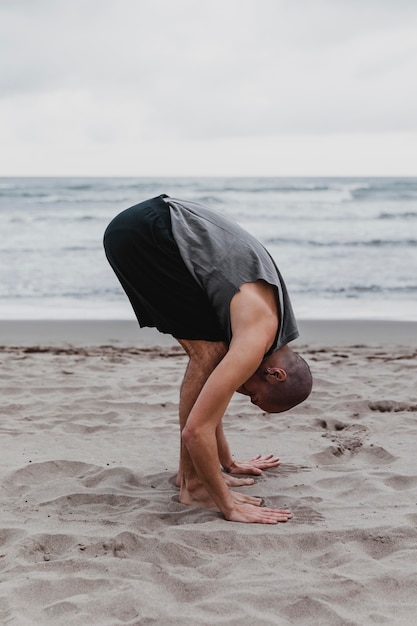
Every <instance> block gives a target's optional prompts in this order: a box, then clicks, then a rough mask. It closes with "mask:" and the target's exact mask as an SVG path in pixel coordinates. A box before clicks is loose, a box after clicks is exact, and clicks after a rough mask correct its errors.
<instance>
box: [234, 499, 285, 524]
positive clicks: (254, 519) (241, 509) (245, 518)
mask: <svg viewBox="0 0 417 626" xmlns="http://www.w3.org/2000/svg"><path fill="white" fill-rule="evenodd" d="M291 517H292V514H291V512H290V511H288V510H287V509H268V508H266V507H262V506H253V505H252V504H238V503H236V502H235V506H234V507H233V510H232V511H231V512H230V513H229V514H228V515H227V517H226V519H227V520H228V521H229V522H244V523H247V524H278V523H279V522H287V521H288V520H289V519H291Z"/></svg>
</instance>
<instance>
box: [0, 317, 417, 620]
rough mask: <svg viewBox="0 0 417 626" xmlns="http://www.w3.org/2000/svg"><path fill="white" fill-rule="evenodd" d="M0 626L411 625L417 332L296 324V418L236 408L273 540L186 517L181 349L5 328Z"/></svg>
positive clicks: (130, 325)
mask: <svg viewBox="0 0 417 626" xmlns="http://www.w3.org/2000/svg"><path fill="white" fill-rule="evenodd" d="M0 328H1V331H2V333H1V336H2V341H1V344H2V346H3V347H2V351H1V369H2V372H1V384H2V422H1V433H2V442H3V444H2V458H1V486H2V489H1V512H0V516H1V524H0V528H1V530H0V532H1V542H0V566H1V571H2V576H1V580H2V587H1V595H0V622H1V623H2V624H13V625H14V624H16V625H21V624H22V625H23V624H24V625H30V624H42V625H48V624H51V625H52V624H53V625H54V626H60V625H62V626H64V625H65V626H67V625H70V624H71V625H80V626H81V625H82V626H84V625H85V624H89V625H97V626H106V625H109V626H110V625H116V624H129V625H138V624H140V625H145V624H161V625H162V624H163V625H164V626H166V625H177V624H184V625H190V626H196V625H204V626H205V625H212V624H213V625H217V624H223V625H226V624H227V625H228V626H234V625H236V626H237V625H238V624H239V625H240V626H246V625H248V626H249V625H251V626H252V625H253V624H261V623H262V624H265V625H271V626H272V625H278V626H281V625H283V626H284V625H290V624H296V625H304V624H320V625H321V626H322V625H327V624H328V625H329V626H337V625H342V624H343V625H345V624H346V625H364V624H398V625H404V626H405V625H407V626H408V625H409V624H412V623H414V621H415V615H416V610H417V601H416V598H417V567H416V545H417V544H416V539H417V465H416V462H415V441H416V435H417V419H416V418H417V393H416V387H415V381H416V356H417V332H416V330H417V325H416V323H413V322H409V323H406V322H395V321H391V322H384V321H378V322H377V321H375V322H373V321H372V320H366V321H361V320H350V321H349V320H345V321H343V320H338V321H334V320H333V321H332V320H313V321H311V320H310V321H307V320H306V321H303V320H301V321H300V330H301V336H300V338H299V339H298V340H297V341H296V342H295V343H294V347H295V348H296V349H297V350H298V351H299V352H300V353H301V354H303V356H305V358H306V359H307V360H308V361H309V363H310V366H311V369H312V372H313V376H314V381H315V384H314V390H313V393H312V395H311V397H310V398H309V399H308V400H307V401H306V402H305V403H303V404H302V405H300V406H299V407H296V408H294V409H292V410H291V411H289V412H288V413H283V414H279V415H269V414H265V413H263V412H262V411H261V410H259V409H257V408H256V407H253V406H252V405H250V404H249V403H248V401H247V398H245V397H243V396H239V395H238V394H236V397H235V398H234V399H233V400H232V402H231V404H230V406H229V408H228V410H227V413H226V415H225V418H224V428H225V432H226V435H227V437H228V439H229V442H230V445H231V449H232V452H233V453H234V455H235V456H236V458H237V459H239V460H245V459H247V458H250V457H252V456H253V455H255V454H257V453H262V454H267V453H274V454H277V455H278V456H279V457H280V459H281V465H280V466H279V467H278V468H276V469H274V470H269V471H265V472H264V474H263V475H262V476H261V477H259V478H257V480H256V484H255V485H253V486H249V487H242V488H241V490H242V492H245V493H248V494H252V495H259V496H262V497H263V498H264V502H265V504H266V505H268V506H274V507H277V508H286V507H287V508H290V509H291V510H292V512H293V519H292V520H290V521H289V522H288V523H286V524H280V525H276V526H266V525H265V526H264V525H255V524H252V525H246V524H236V523H231V522H226V521H225V520H224V519H223V518H222V516H221V515H220V514H219V513H217V512H216V511H212V510H203V509H194V508H189V507H186V506H184V505H182V504H180V503H179V501H178V492H177V489H176V488H175V486H174V483H173V478H174V475H175V470H176V465H177V461H178V443H179V433H178V423H177V413H178V391H179V385H180V383H181V379H182V375H183V372H184V368H185V365H186V358H185V356H184V355H183V353H182V351H181V349H180V348H179V346H177V345H176V344H175V342H174V341H173V340H172V339H171V338H170V337H168V336H164V335H160V334H158V333H156V332H152V331H144V330H139V328H138V327H137V324H136V323H135V322H133V321H132V322H131V321H126V320H125V321H122V322H118V321H111V320H107V321H105V320H101V321H94V320H89V321H84V322H83V321H82V320H76V321H74V320H73V321H65V320H54V321H51V322H48V321H41V320H36V321H33V322H31V321H21V322H7V321H5V320H3V321H1V322H0Z"/></svg>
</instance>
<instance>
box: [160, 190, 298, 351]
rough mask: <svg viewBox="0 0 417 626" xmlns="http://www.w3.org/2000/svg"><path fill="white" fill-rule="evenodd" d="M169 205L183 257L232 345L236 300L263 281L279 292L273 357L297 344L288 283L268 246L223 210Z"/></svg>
mask: <svg viewBox="0 0 417 626" xmlns="http://www.w3.org/2000/svg"><path fill="white" fill-rule="evenodd" d="M164 200H165V201H166V202H167V204H168V205H169V208H170V214H171V223H172V233H173V236H174V239H175V241H176V243H177V246H178V248H179V251H180V254H181V257H182V259H183V261H184V263H185V265H186V267H187V269H188V270H189V271H190V273H191V274H192V276H193V277H194V278H195V280H196V281H197V283H198V284H199V285H200V286H201V287H202V289H203V290H204V291H205V293H206V294H207V296H208V298H209V301H210V303H211V305H212V306H213V309H214V311H215V313H216V316H217V318H218V320H219V323H220V325H221V327H222V328H223V330H224V332H225V336H226V337H227V341H228V343H230V341H231V339H232V329H231V323H230V303H231V300H232V298H233V296H234V295H235V294H236V293H237V292H238V291H239V289H240V287H241V286H242V285H243V284H245V283H252V282H255V281H257V280H264V281H266V282H267V283H269V284H270V285H274V286H275V287H276V289H277V301H278V310H279V328H278V333H277V336H276V338H275V341H274V343H273V345H272V346H271V349H270V350H269V351H268V354H270V353H271V352H272V351H274V350H276V349H278V348H281V347H282V346H284V345H286V344H287V343H289V342H290V341H293V340H294V339H296V338H297V337H298V334H299V333H298V329H297V324H296V321H295V317H294V313H293V310H292V306H291V302H290V299H289V296H288V292H287V289H286V287H285V283H284V281H283V279H282V276H281V274H280V272H279V270H278V268H277V266H276V265H275V262H274V261H273V259H272V257H271V256H270V254H269V252H267V250H266V249H265V248H264V247H263V245H262V244H261V243H260V242H259V241H258V240H257V239H255V237H253V236H252V235H250V234H249V233H248V232H247V231H245V230H244V229H243V228H241V227H240V226H239V225H238V224H237V223H236V222H234V221H231V220H230V219H229V218H225V217H224V216H223V215H222V214H220V213H218V212H217V211H213V210H211V209H207V208H206V207H204V206H202V205H201V204H197V203H195V202H189V201H184V200H177V199H174V198H169V197H166V198H164Z"/></svg>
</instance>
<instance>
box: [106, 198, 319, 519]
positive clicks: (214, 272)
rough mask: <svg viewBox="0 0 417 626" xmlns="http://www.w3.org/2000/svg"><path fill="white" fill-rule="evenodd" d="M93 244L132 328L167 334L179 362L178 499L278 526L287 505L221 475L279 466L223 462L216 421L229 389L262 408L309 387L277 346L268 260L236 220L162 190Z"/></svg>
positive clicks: (292, 400)
mask: <svg viewBox="0 0 417 626" xmlns="http://www.w3.org/2000/svg"><path fill="white" fill-rule="evenodd" d="M104 246H105V250H106V255H107V258H108V260H109V262H110V264H111V266H112V267H113V269H114V271H115V273H116V275H117V277H118V278H119V280H120V282H121V284H122V286H123V288H124V290H125V292H126V294H127V296H128V298H129V300H130V302H131V304H132V306H133V309H134V311H135V314H136V316H137V319H138V321H139V324H140V326H142V327H143V326H153V327H156V328H158V329H159V330H160V331H161V332H163V333H169V334H171V335H172V336H173V337H175V338H176V339H177V341H178V342H179V343H180V345H181V346H182V347H183V348H184V350H185V352H186V353H187V354H188V357H189V362H188V366H187V369H186V372H185V376H184V380H183V383H182V385H181V390H180V404H179V417H180V428H181V454H180V468H179V473H178V485H179V487H180V501H181V502H182V503H184V504H188V505H194V506H204V507H216V508H217V509H219V510H220V511H221V512H222V513H223V515H224V517H225V518H226V519H227V520H230V521H236V522H255V523H265V524H276V523H277V522H285V521H287V520H288V519H289V518H290V517H291V513H290V512H289V511H287V510H279V509H270V508H266V507H262V506H260V505H261V500H260V499H259V498H253V497H251V496H246V495H241V494H238V493H236V492H234V491H231V490H230V488H229V487H230V486H239V485H241V484H250V483H251V482H253V481H252V480H250V479H246V480H244V479H239V478H234V477H233V476H229V475H227V474H223V473H222V471H221V467H223V468H224V469H225V471H226V472H229V473H230V474H242V473H243V474H253V475H257V474H260V473H261V471H262V469H267V468H268V467H275V466H277V465H278V464H279V460H278V459H276V458H274V457H272V456H271V455H270V456H265V457H261V456H258V457H255V458H253V459H250V460H249V461H246V462H243V463H241V462H238V461H234V460H233V458H232V455H231V453H230V449H229V446H228V444H227V441H226V439H225V436H224V433H223V429H222V417H223V414H224V412H225V411H226V408H227V406H228V404H229V402H230V400H231V398H232V396H233V394H234V392H235V391H238V392H240V393H243V394H246V395H248V396H250V398H251V402H253V403H254V404H256V405H257V406H259V407H260V408H261V409H263V410H264V411H268V412H271V413H273V412H281V411H286V410H288V409H290V408H291V407H293V406H295V405H296V404H299V403H300V402H302V401H303V400H304V399H305V398H307V397H308V395H309V394H310V391H311V386H312V380H311V374H310V370H309V368H308V365H307V364H306V363H305V361H304V360H303V359H302V358H301V357H300V356H299V355H298V354H296V353H295V352H293V351H292V349H291V348H290V347H289V346H288V343H289V342H290V341H292V340H293V339H295V338H296V337H297V336H298V330H297V326H296V322H295V319H294V315H293V311H292V308H291V304H290V300H289V297H288V293H287V290H286V287H285V284H284V281H283V279H282V277H281V275H280V273H279V271H278V269H277V267H276V265H275V263H274V261H273V260H272V257H271V256H270V255H269V253H268V252H267V251H266V250H265V248H264V247H263V246H262V245H261V244H260V243H259V242H258V241H257V240H256V239H255V238H254V237H252V236H251V235H250V234H249V233H247V232H246V231H244V230H243V229H242V228H241V227H240V226H239V225H238V224H236V223H234V222H232V221H230V220H228V219H226V218H225V217H224V216H222V215H221V214H219V213H217V212H213V211H211V210H209V209H207V208H205V207H203V206H201V205H199V204H196V203H194V202H188V201H182V200H176V199H172V198H169V197H168V196H166V195H165V194H164V195H161V196H159V197H157V198H152V199H151V200H147V201H145V202H142V203H140V204H137V205H136V206H133V207H131V208H130V209H127V210H125V211H123V212H122V213H121V214H120V215H118V216H117V217H116V218H115V219H114V220H113V221H112V222H111V223H110V224H109V226H108V228H107V230H106V233H105V235H104Z"/></svg>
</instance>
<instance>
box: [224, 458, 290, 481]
mask: <svg viewBox="0 0 417 626" xmlns="http://www.w3.org/2000/svg"><path fill="white" fill-rule="evenodd" d="M279 464H280V460H279V459H278V458H277V457H276V456H274V455H273V454H267V455H264V456H262V455H261V454H258V455H257V456H254V457H253V458H252V459H248V460H247V461H235V460H234V459H233V461H232V463H231V464H230V465H229V466H228V467H227V468H226V467H225V468H224V469H225V471H226V472H227V473H228V474H251V475H253V476H260V475H261V474H262V470H264V469H270V468H271V467H278V465H279Z"/></svg>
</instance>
